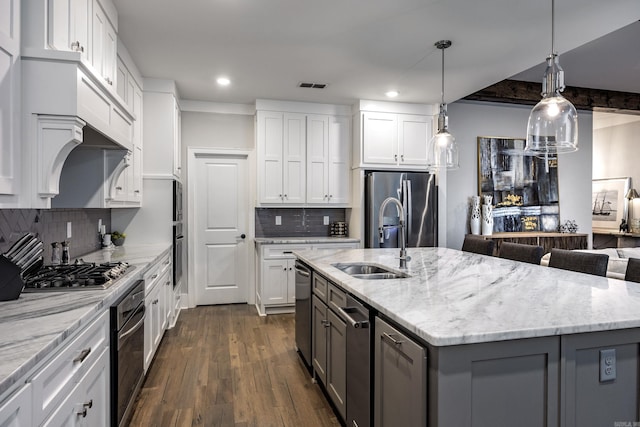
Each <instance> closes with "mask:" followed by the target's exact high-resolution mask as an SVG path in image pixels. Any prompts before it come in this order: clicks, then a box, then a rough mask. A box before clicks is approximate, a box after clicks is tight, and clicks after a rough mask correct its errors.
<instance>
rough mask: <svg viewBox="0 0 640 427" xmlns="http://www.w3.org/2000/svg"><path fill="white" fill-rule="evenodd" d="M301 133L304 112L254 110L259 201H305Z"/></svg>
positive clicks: (304, 138)
mask: <svg viewBox="0 0 640 427" xmlns="http://www.w3.org/2000/svg"><path fill="white" fill-rule="evenodd" d="M305 133H306V122H305V115H304V114H295V113H280V112H272V111H258V114H257V139H258V141H257V147H258V201H259V203H264V204H270V203H277V204H283V203H291V204H302V203H304V202H305V183H306V180H305V178H306V175H305V174H306V171H305V170H306V134H305Z"/></svg>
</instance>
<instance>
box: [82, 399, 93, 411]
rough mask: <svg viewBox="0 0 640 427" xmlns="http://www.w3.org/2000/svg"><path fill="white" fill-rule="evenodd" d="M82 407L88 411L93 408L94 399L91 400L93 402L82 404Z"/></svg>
mask: <svg viewBox="0 0 640 427" xmlns="http://www.w3.org/2000/svg"><path fill="white" fill-rule="evenodd" d="M82 407H83V408H88V409H91V408H93V399H91V400H90V401H88V402H87V403H83V404H82Z"/></svg>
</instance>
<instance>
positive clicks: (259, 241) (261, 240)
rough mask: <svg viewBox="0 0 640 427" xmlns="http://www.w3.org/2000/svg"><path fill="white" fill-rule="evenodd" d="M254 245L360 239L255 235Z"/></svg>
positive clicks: (340, 241) (338, 241)
mask: <svg viewBox="0 0 640 427" xmlns="http://www.w3.org/2000/svg"><path fill="white" fill-rule="evenodd" d="M254 240H255V242H256V246H260V245H284V244H313V243H360V239H354V238H350V237H286V236H285V237H256V238H255V239H254Z"/></svg>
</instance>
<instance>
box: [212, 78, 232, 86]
mask: <svg viewBox="0 0 640 427" xmlns="http://www.w3.org/2000/svg"><path fill="white" fill-rule="evenodd" d="M216 83H218V85H220V86H229V85H230V84H231V80H229V79H228V78H226V77H218V78H217V79H216Z"/></svg>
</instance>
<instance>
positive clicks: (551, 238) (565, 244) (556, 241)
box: [476, 232, 588, 254]
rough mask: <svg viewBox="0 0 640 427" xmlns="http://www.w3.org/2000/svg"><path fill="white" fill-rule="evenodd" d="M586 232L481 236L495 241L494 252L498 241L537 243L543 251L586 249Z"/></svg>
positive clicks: (518, 233)
mask: <svg viewBox="0 0 640 427" xmlns="http://www.w3.org/2000/svg"><path fill="white" fill-rule="evenodd" d="M587 236H588V235H587V234H582V233H540V232H509V233H493V234H492V235H491V236H476V237H482V238H484V239H485V240H494V241H495V242H496V245H495V249H494V254H497V253H498V252H499V251H500V243H502V242H512V243H521V244H524V245H538V246H542V247H543V248H544V253H548V252H551V249H553V248H556V249H587V245H588V242H587Z"/></svg>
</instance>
